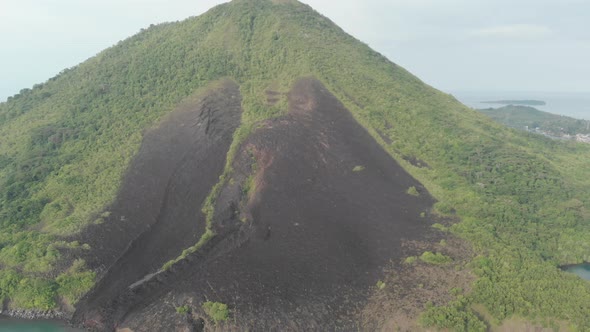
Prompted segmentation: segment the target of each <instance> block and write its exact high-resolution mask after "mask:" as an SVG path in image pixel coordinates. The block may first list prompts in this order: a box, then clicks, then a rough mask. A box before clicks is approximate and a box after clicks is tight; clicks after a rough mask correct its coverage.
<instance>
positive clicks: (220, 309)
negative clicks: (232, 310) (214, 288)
mask: <svg viewBox="0 0 590 332" xmlns="http://www.w3.org/2000/svg"><path fill="white" fill-rule="evenodd" d="M203 310H205V313H206V314H207V315H208V316H209V317H210V318H211V319H213V321H214V322H215V323H218V322H224V321H226V320H227V319H228V318H229V309H228V308H227V304H225V303H220V302H211V301H207V302H205V303H203Z"/></svg>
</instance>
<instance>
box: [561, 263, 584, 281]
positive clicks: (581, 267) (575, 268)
mask: <svg viewBox="0 0 590 332" xmlns="http://www.w3.org/2000/svg"><path fill="white" fill-rule="evenodd" d="M565 270H566V271H567V272H571V273H575V274H577V275H578V276H580V277H581V278H582V279H586V280H590V264H588V263H586V264H580V265H574V266H569V267H568V268H566V269H565Z"/></svg>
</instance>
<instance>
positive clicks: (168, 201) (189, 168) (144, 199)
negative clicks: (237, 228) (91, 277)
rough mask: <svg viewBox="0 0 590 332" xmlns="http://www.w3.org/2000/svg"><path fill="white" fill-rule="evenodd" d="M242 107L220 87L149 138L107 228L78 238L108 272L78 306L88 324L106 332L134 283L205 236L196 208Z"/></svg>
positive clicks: (219, 167) (231, 87) (233, 90)
mask: <svg viewBox="0 0 590 332" xmlns="http://www.w3.org/2000/svg"><path fill="white" fill-rule="evenodd" d="M240 103H241V98H240V93H239V90H238V86H237V85H236V84H235V83H233V82H230V81H225V82H223V83H221V84H220V86H219V87H215V88H212V90H211V91H210V92H209V93H207V94H206V95H204V96H202V97H201V98H199V99H198V100H197V101H196V102H193V103H189V102H187V103H186V104H184V105H182V106H181V107H179V109H178V110H176V111H174V112H173V113H171V114H170V115H169V116H167V117H166V118H165V119H163V120H162V122H161V123H160V124H159V125H158V126H157V127H156V128H154V129H152V130H150V131H148V132H147V133H146V135H145V138H144V141H143V144H142V146H141V149H140V151H139V152H138V154H137V156H136V157H135V159H134V160H133V162H132V164H131V166H130V169H129V171H128V173H127V175H126V176H125V179H124V183H123V185H122V187H121V192H120V193H119V195H118V197H117V200H116V201H115V203H114V204H113V206H112V207H111V208H110V209H109V215H108V218H106V219H107V220H106V222H105V223H103V224H100V225H94V226H91V227H89V228H88V229H87V230H86V231H85V233H84V234H83V236H84V241H86V242H87V243H91V244H92V245H93V247H96V248H100V250H96V251H93V252H92V254H94V255H93V256H89V257H87V258H86V260H87V262H88V264H89V265H90V266H91V267H92V268H95V269H99V270H100V269H103V270H105V272H104V277H103V278H102V279H101V281H100V282H99V283H98V284H97V285H96V287H95V288H94V290H93V291H92V292H90V293H89V294H88V295H87V296H86V297H85V298H84V299H83V300H82V301H81V303H80V304H79V305H78V311H77V312H78V313H80V314H82V313H83V314H84V318H83V319H84V320H85V321H86V325H88V326H89V327H93V326H94V323H93V322H96V324H97V327H104V328H107V329H108V325H109V324H108V322H109V321H111V320H112V319H113V317H118V316H117V315H121V314H124V312H122V313H121V312H118V311H117V310H119V309H121V308H119V307H118V305H117V303H118V302H119V301H120V300H121V298H122V297H124V296H126V295H127V294H126V291H127V290H128V289H129V286H130V285H131V284H133V283H135V282H137V281H139V280H141V279H142V278H143V277H145V276H146V275H148V274H150V273H153V272H157V271H158V269H160V268H161V267H162V265H164V263H166V262H167V261H168V260H170V259H172V258H175V257H176V256H178V255H179V254H180V253H181V252H182V250H183V249H185V248H187V247H190V246H191V245H193V244H195V243H196V242H197V241H198V240H199V238H200V237H201V235H202V233H203V232H204V230H205V220H204V216H203V215H202V213H201V205H202V203H203V201H204V199H205V197H206V196H207V195H208V194H209V190H210V188H211V187H212V186H213V185H214V184H215V183H216V182H217V180H218V177H219V176H220V175H221V173H222V171H223V167H224V165H225V156H226V151H227V150H228V149H229V145H230V144H231V141H232V135H233V132H234V130H235V129H236V128H237V126H238V125H239V122H240V114H241V108H240ZM103 320H104V322H103ZM105 323H107V325H103V324H105Z"/></svg>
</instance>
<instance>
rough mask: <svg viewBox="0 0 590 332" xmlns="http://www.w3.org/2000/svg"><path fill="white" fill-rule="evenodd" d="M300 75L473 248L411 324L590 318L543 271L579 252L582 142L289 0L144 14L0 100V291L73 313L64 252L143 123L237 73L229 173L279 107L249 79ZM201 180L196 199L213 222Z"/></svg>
mask: <svg viewBox="0 0 590 332" xmlns="http://www.w3.org/2000/svg"><path fill="white" fill-rule="evenodd" d="M393 33H395V32H393ZM433 56H435V55H433ZM308 76H313V77H315V78H317V79H319V80H320V81H321V82H322V83H323V84H324V85H325V86H326V87H327V88H328V89H329V90H330V92H332V93H333V94H334V95H335V96H336V97H338V98H339V99H340V101H341V102H342V103H343V104H344V105H345V106H346V108H347V109H349V110H350V111H351V112H352V113H353V116H354V117H355V118H356V119H357V121H358V122H360V123H361V124H362V125H363V126H364V127H365V128H367V129H368V130H369V132H370V133H371V134H372V135H373V136H374V138H375V139H376V140H377V141H378V142H379V143H380V144H381V145H382V146H383V147H384V148H385V149H386V150H387V151H388V152H389V153H390V154H391V155H392V156H393V157H394V158H395V159H396V160H397V161H399V163H400V164H401V165H402V166H403V167H404V168H405V169H406V170H407V171H408V172H409V173H410V174H412V175H413V176H414V177H415V178H416V179H417V180H419V181H420V182H421V183H422V184H424V186H425V187H426V188H427V189H428V191H429V192H430V193H431V194H432V195H433V196H434V197H435V198H436V199H437V200H438V203H437V204H436V205H435V209H436V211H437V212H438V213H439V214H441V215H446V216H453V217H458V218H459V220H460V221H459V222H458V223H457V224H455V225H453V226H452V227H451V228H450V232H453V233H455V234H457V235H459V236H460V237H462V238H464V239H466V240H468V241H469V242H470V243H471V244H472V245H473V247H474V250H475V252H476V257H475V258H474V259H473V261H472V263H471V264H470V265H469V266H467V267H466V268H469V269H472V270H473V271H474V273H475V274H476V275H477V280H476V281H475V284H474V285H473V288H472V290H471V292H469V293H468V294H465V295H459V298H458V299H457V301H455V302H452V303H450V304H448V305H442V306H431V307H428V308H427V309H425V314H424V315H423V317H422V320H421V321H422V323H423V324H424V325H425V326H438V327H443V328H451V329H456V330H465V329H466V328H467V327H468V326H480V327H481V326H482V325H481V324H479V323H481V322H480V321H479V320H480V318H478V317H486V319H487V320H489V321H488V322H487V323H490V324H497V323H498V322H500V321H502V320H505V319H509V318H511V317H515V316H516V317H524V318H527V319H530V320H537V321H538V322H541V323H545V324H558V323H561V322H566V326H571V327H572V328H574V327H575V328H578V329H580V330H585V329H590V317H589V316H588V312H590V283H588V282H585V281H583V280H581V279H579V278H578V277H575V276H573V275H569V274H567V273H564V272H562V271H561V270H560V269H559V266H560V265H563V264H572V263H580V262H583V261H590V167H588V164H589V163H590V145H582V144H576V143H573V142H556V141H552V140H549V139H546V138H543V137H538V136H535V135H531V134H528V133H525V132H522V133H521V132H516V131H513V130H510V129H507V128H505V127H504V126H502V125H500V124H497V123H495V122H494V121H492V120H491V119H489V118H488V117H486V116H485V115H483V114H480V113H478V112H476V111H474V110H471V109H469V108H467V107H465V106H463V105H462V104H460V103H459V102H458V101H457V100H455V99H454V98H453V97H451V96H450V95H447V94H444V93H442V92H440V91H437V90H435V89H434V88H432V87H429V86H427V85H426V84H424V83H423V82H421V81H420V80H419V79H418V78H416V77H414V76H412V75H411V74H410V73H408V72H407V71H406V70H404V69H403V68H401V67H399V66H397V65H396V64H394V63H392V62H390V61H389V60H388V59H386V58H385V57H383V56H382V55H380V54H378V53H377V52H375V51H373V50H371V49H370V48H369V47H368V46H366V45H365V44H363V43H361V42H359V41H358V40H356V39H354V38H353V37H351V36H349V35H347V34H346V33H344V32H343V31H342V30H341V29H340V28H338V27H337V26H336V25H334V24H333V23H332V22H331V21H329V20H328V19H327V18H325V17H323V16H321V15H319V14H317V13H316V12H315V11H313V10H312V9H311V8H310V7H308V6H305V5H302V4H300V3H298V2H296V1H270V0H268V1H266V0H235V1H233V2H231V3H228V4H224V5H221V6H217V7H215V8H213V9H211V10H210V11H209V12H207V13H206V14H204V15H202V16H199V17H195V18H189V19H187V20H185V21H182V22H176V23H167V24H161V25H156V26H151V27H149V28H147V29H145V30H142V31H141V32H140V33H138V34H137V35H135V36H133V37H131V38H129V39H126V40H124V41H122V42H120V43H118V44H117V45H115V46H113V47H111V48H109V49H107V50H105V51H103V52H101V53H99V54H98V55H96V56H95V57H92V58H90V59H89V60H87V61H86V62H84V63H81V64H79V65H77V66H75V67H73V68H70V69H66V70H64V71H62V72H61V73H60V74H58V75H57V76H55V77H53V78H51V79H49V80H48V81H47V82H45V83H42V84H38V85H35V86H34V87H33V88H32V89H23V90H22V91H21V92H20V93H19V94H17V95H15V96H13V97H10V98H9V99H8V100H7V101H6V102H3V103H1V104H0V137H2V140H1V141H0V248H1V249H0V266H1V268H2V270H1V271H0V298H1V299H2V300H4V301H6V303H8V307H10V308H25V309H33V308H34V309H40V310H49V309H60V310H66V311H67V310H72V306H73V305H74V304H75V303H76V302H77V301H78V300H79V299H80V297H81V296H82V295H83V294H85V293H86V292H87V291H88V290H90V288H91V287H92V286H93V285H94V283H95V282H96V280H95V279H96V273H97V271H90V270H89V269H87V268H86V267H85V262H84V261H83V260H81V259H80V257H82V256H83V253H84V252H85V251H92V250H95V248H93V247H91V246H89V245H87V244H85V243H80V242H78V238H77V234H78V233H79V232H80V231H81V230H83V229H84V227H85V226H87V225H90V224H96V223H101V222H104V218H105V216H108V213H109V211H108V208H109V204H110V203H111V202H112V201H113V200H114V199H115V196H116V194H117V191H118V189H119V186H120V183H121V179H122V177H123V175H124V173H125V171H126V168H127V166H128V165H129V164H130V162H131V160H132V158H133V156H134V155H135V154H136V152H137V151H138V148H139V146H140V143H141V141H142V137H143V133H144V131H145V130H146V129H148V128H150V127H152V126H153V125H154V124H155V123H157V121H158V120H159V119H161V118H162V117H163V116H164V115H165V114H167V113H168V112H170V111H171V110H173V109H174V108H175V107H176V106H177V105H179V104H180V103H182V102H183V101H185V100H187V99H190V98H192V97H193V96H195V95H198V94H199V93H200V92H202V91H204V89H206V87H207V86H209V84H210V83H211V82H214V81H217V80H220V79H223V78H229V79H231V80H234V81H236V82H237V83H238V84H239V86H240V92H241V94H242V96H243V101H242V108H243V111H244V113H243V115H242V120H241V121H242V122H241V126H240V128H239V129H238V130H237V132H236V134H235V135H234V142H233V145H232V148H230V150H229V151H228V158H227V160H228V166H227V167H226V170H225V174H226V175H227V174H230V173H231V172H232V169H231V167H229V165H231V160H232V158H233V154H235V152H236V149H237V147H238V146H239V144H240V143H241V142H242V141H243V140H244V139H245V138H246V137H248V135H249V134H250V132H251V131H252V129H253V128H255V127H256V125H257V123H259V122H260V121H262V120H265V119H269V118H272V117H276V116H279V115H282V114H284V112H286V110H287V109H286V106H285V105H286V100H285V98H284V97H280V99H279V100H278V101H277V102H276V103H268V100H267V95H266V94H265V91H266V90H267V89H269V88H272V89H273V90H275V91H279V92H286V91H287V90H288V89H289V88H290V87H291V85H292V84H293V82H295V80H296V79H298V78H300V77H308ZM407 160H420V161H422V162H423V163H424V164H427V165H428V167H420V166H415V165H413V164H412V163H410V162H409V161H407ZM414 164H415V163H414ZM227 179H229V178H228V177H227V176H222V177H221V178H220V183H222V182H224V181H226V180H227ZM216 188H218V187H214V188H212V189H211V196H210V199H209V200H208V201H207V203H206V205H205V206H204V211H205V212H206V213H208V214H209V215H210V216H211V217H210V218H209V221H210V222H213V223H214V222H215V220H212V212H211V211H212V210H211V209H212V206H214V204H215V197H216V195H217V194H218V190H217V189H216ZM476 304H481V305H483V306H475V305H476ZM482 307H483V308H485V310H483V311H485V313H483V312H479V315H477V316H476V315H474V311H473V310H475V309H474V308H476V309H477V308H482ZM478 310H480V311H482V309H478Z"/></svg>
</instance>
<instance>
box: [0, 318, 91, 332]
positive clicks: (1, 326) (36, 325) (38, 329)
mask: <svg viewBox="0 0 590 332" xmlns="http://www.w3.org/2000/svg"><path fill="white" fill-rule="evenodd" d="M83 331H84V330H82V329H77V328H72V327H69V326H67V325H66V323H65V322H63V321H59V320H26V319H18V318H11V317H5V316H0V332H83Z"/></svg>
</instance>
